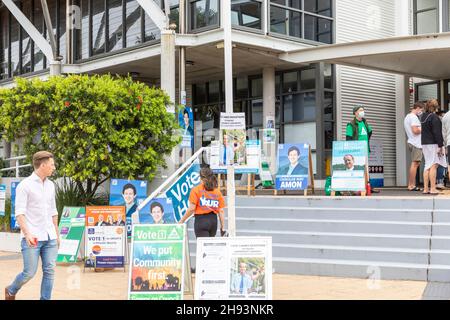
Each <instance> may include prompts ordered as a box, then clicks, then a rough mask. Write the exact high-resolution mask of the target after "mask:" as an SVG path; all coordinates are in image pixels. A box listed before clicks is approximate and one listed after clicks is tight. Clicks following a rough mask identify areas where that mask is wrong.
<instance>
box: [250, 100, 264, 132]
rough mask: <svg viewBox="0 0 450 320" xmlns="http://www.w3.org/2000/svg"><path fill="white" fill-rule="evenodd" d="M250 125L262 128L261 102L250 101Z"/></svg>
mask: <svg viewBox="0 0 450 320" xmlns="http://www.w3.org/2000/svg"><path fill="white" fill-rule="evenodd" d="M251 104H252V125H253V126H262V124H263V100H262V99H257V100H252V101H251Z"/></svg>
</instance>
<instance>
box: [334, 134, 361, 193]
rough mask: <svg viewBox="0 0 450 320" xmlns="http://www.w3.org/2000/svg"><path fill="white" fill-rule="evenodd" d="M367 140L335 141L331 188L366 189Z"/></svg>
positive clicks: (343, 189)
mask: <svg viewBox="0 0 450 320" xmlns="http://www.w3.org/2000/svg"><path fill="white" fill-rule="evenodd" d="M367 154H368V150H367V142H366V141H333V151H332V162H331V168H332V176H331V190H333V191H365V190H366V184H365V181H366V180H365V173H366V166H367V164H368V159H367Z"/></svg>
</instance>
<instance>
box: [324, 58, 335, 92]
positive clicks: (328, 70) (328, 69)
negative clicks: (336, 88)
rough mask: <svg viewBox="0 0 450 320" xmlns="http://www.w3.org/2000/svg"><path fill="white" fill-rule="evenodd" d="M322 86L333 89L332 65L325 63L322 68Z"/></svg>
mask: <svg viewBox="0 0 450 320" xmlns="http://www.w3.org/2000/svg"><path fill="white" fill-rule="evenodd" d="M323 78H324V88H325V89H333V66H332V65H331V64H328V63H326V64H325V66H324V70H323Z"/></svg>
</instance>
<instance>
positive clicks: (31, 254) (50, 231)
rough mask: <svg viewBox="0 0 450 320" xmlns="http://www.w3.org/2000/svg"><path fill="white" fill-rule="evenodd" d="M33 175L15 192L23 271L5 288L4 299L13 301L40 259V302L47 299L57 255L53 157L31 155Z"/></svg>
mask: <svg viewBox="0 0 450 320" xmlns="http://www.w3.org/2000/svg"><path fill="white" fill-rule="evenodd" d="M33 167H34V172H33V173H32V174H31V175H30V176H29V177H28V178H26V179H24V180H23V181H22V182H21V183H20V184H19V185H18V187H17V189H16V203H15V206H16V210H15V211H16V212H15V214H16V219H17V221H18V223H19V226H20V233H21V235H22V241H21V248H22V256H23V271H22V272H21V273H20V274H19V275H17V277H16V278H15V280H14V281H13V283H12V284H11V285H9V286H8V287H6V288H5V300H15V296H16V294H17V292H18V291H19V290H20V288H22V286H23V285H24V284H25V283H27V282H28V281H29V280H31V279H32V278H33V277H34V275H35V274H36V271H37V268H38V262H39V257H41V259H42V271H43V277H42V283H41V300H50V299H51V294H52V289H53V280H54V277H55V265H56V257H57V255H58V246H59V236H58V211H57V210H56V199H55V185H54V183H53V182H52V181H50V180H49V179H48V177H50V176H51V175H52V174H53V172H54V171H55V162H54V159H53V155H52V154H51V153H50V152H47V151H39V152H36V153H35V154H34V155H33Z"/></svg>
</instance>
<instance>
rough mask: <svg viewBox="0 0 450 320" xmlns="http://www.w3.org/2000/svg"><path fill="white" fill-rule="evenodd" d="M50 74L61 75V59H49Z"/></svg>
mask: <svg viewBox="0 0 450 320" xmlns="http://www.w3.org/2000/svg"><path fill="white" fill-rule="evenodd" d="M49 64H50V75H51V76H59V75H61V61H50V63H49Z"/></svg>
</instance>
